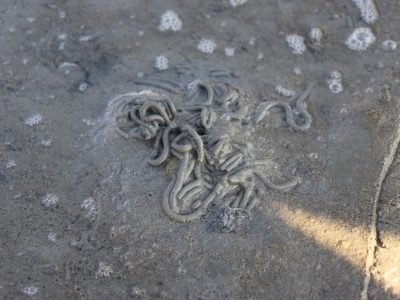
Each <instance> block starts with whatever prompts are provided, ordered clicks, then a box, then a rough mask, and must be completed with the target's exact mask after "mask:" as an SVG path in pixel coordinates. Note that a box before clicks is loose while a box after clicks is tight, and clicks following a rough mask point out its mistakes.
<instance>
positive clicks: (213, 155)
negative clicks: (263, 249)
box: [110, 80, 311, 222]
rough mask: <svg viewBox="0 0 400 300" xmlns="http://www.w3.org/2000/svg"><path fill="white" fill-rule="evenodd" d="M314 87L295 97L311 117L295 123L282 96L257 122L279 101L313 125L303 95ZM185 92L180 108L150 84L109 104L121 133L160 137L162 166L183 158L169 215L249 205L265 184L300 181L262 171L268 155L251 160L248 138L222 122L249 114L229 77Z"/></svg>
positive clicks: (283, 187)
mask: <svg viewBox="0 0 400 300" xmlns="http://www.w3.org/2000/svg"><path fill="white" fill-rule="evenodd" d="M309 92H310V88H307V89H306V91H305V92H303V93H302V94H301V95H300V96H299V97H298V99H297V101H295V104H296V108H297V111H298V112H300V114H301V115H302V117H303V119H304V120H305V121H304V123H303V124H302V125H298V124H296V122H295V121H294V119H293V112H292V109H291V108H290V106H289V105H288V104H286V103H284V102H282V101H275V102H270V103H265V104H263V105H261V106H260V107H259V109H258V110H257V111H256V114H255V122H256V123H258V122H260V121H261V120H262V119H263V118H264V116H265V115H266V112H267V111H268V110H269V109H270V108H272V107H274V106H278V107H282V108H283V110H284V112H285V115H286V121H287V123H288V125H289V126H290V127H291V128H293V129H294V130H301V131H303V130H306V129H308V128H309V126H310V124H311V117H310V115H309V114H308V112H307V111H306V107H305V105H304V103H303V101H304V99H305V98H307V96H308V94H309ZM174 97H176V96H175V95H174ZM180 97H181V99H180V100H183V103H184V104H183V105H182V108H181V109H177V108H176V107H175V105H174V102H173V99H171V97H170V95H169V94H167V93H165V92H162V93H161V92H153V91H149V90H146V91H142V92H139V93H128V94H124V95H121V96H118V97H117V98H116V99H114V100H113V101H112V102H111V104H110V107H111V109H112V110H113V111H114V112H116V114H115V116H116V117H115V125H116V126H115V129H116V131H117V132H118V133H119V134H120V135H121V136H123V137H124V138H126V139H129V138H135V139H140V140H145V141H154V149H153V152H152V154H151V159H150V161H149V163H150V165H151V166H155V167H156V166H160V165H162V164H163V163H165V162H166V161H167V159H169V158H172V157H175V158H176V159H178V160H179V169H178V172H177V174H176V176H175V179H174V180H172V181H171V182H170V184H169V185H168V187H167V189H166V191H165V193H164V197H163V208H164V211H165V212H166V214H167V215H168V216H169V217H170V218H172V219H173V220H175V221H178V222H189V221H192V220H194V219H196V218H198V217H200V216H203V215H205V214H206V212H207V208H208V207H209V205H210V204H211V203H212V202H214V203H216V204H217V205H221V206H226V207H231V208H234V209H243V210H251V209H252V208H253V207H254V206H255V205H256V204H257V202H258V200H259V199H260V188H261V187H262V186H266V187H268V188H271V189H274V190H279V191H287V190H290V189H291V188H293V187H295V186H296V185H297V184H299V183H300V182H301V179H300V178H299V177H295V178H293V179H291V180H289V181H288V182H285V183H274V182H272V181H271V180H270V179H268V178H267V177H266V176H265V175H264V173H263V168H264V166H265V164H267V163H268V162H267V161H258V160H254V159H252V155H251V153H250V152H249V147H248V146H247V145H246V143H243V142H240V141H235V140H234V139H232V138H231V137H230V136H229V135H228V132H227V131H226V132H224V128H223V127H221V126H219V127H218V122H219V120H220V119H221V116H222V118H223V119H224V120H225V121H226V120H227V119H228V120H238V121H243V120H244V119H245V118H246V117H247V116H246V115H247V113H248V106H246V104H245V102H246V96H245V95H244V94H243V93H241V92H240V91H239V90H238V89H236V88H234V87H232V86H231V85H229V84H226V83H223V82H209V81H203V80H195V81H193V82H192V83H190V84H189V85H188V87H187V89H186V90H185V91H184V92H182V94H181V95H180ZM225 130H226V128H225Z"/></svg>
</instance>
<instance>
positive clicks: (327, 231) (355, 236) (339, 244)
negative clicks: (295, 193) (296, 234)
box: [273, 203, 368, 270]
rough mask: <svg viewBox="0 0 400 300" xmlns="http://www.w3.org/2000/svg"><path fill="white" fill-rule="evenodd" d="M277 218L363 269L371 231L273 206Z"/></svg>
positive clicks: (283, 205)
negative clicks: (276, 212) (276, 211)
mask: <svg viewBox="0 0 400 300" xmlns="http://www.w3.org/2000/svg"><path fill="white" fill-rule="evenodd" d="M273 206H274V207H276V208H277V210H278V216H279V218H281V219H282V220H283V221H284V222H285V223H286V224H287V225H289V226H290V227H292V228H294V229H297V230H299V231H301V232H302V233H303V234H304V235H305V236H307V237H308V238H311V239H313V240H314V241H315V242H316V243H317V244H319V245H321V246H323V247H324V248H327V249H329V250H330V251H332V252H334V253H335V254H336V255H337V256H339V257H342V258H344V259H345V260H347V261H348V262H350V263H351V264H352V265H353V266H355V267H357V268H359V269H360V270H363V269H364V267H365V262H364V261H365V256H366V254H367V236H368V230H367V228H365V227H362V226H360V227H354V226H350V225H349V224H346V223H345V222H343V221H339V220H334V219H332V218H329V217H326V216H322V215H316V214H313V213H310V212H307V211H305V210H303V209H300V208H296V209H291V208H289V207H288V206H287V205H286V204H282V203H273Z"/></svg>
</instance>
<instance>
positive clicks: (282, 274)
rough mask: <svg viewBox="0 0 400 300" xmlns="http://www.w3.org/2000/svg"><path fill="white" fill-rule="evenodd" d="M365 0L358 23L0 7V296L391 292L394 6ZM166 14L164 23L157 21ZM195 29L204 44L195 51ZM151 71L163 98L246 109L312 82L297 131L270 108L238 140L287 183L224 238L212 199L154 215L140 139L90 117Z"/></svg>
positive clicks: (399, 209)
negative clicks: (170, 25)
mask: <svg viewBox="0 0 400 300" xmlns="http://www.w3.org/2000/svg"><path fill="white" fill-rule="evenodd" d="M376 2H377V5H378V8H379V18H378V20H377V21H376V22H374V23H373V24H367V23H366V22H365V21H364V20H363V19H362V18H361V16H360V11H359V10H358V9H357V7H356V6H355V4H354V3H353V2H352V1H350V0H335V1H317V0H297V1H287V0H285V1H284V0H282V1H272V0H268V1H266V0H249V1H248V2H247V3H245V4H243V5H240V6H237V7H232V5H230V3H229V2H228V1H222V0H221V1H219V0H218V1H178V0H176V1H173V0H168V1H165V0H157V1H156V0H154V1H153V0H152V1H137V0H129V1H124V0H114V1H109V0H79V1H78V0H69V1H63V0H60V1H44V0H38V1H23V0H18V1H12V0H1V1H0V25H1V26H0V32H1V33H0V53H1V60H0V65H1V68H0V89H1V101H0V128H1V132H0V141H1V145H0V162H1V165H0V191H1V193H0V194H1V196H0V197H1V198H0V199H1V206H0V265H1V272H0V298H1V299H26V298H31V299H129V298H131V297H140V298H142V299H359V298H361V299H399V297H400V267H399V266H400V256H399V251H400V224H399V222H400V221H399V217H400V197H399V183H398V182H399V176H400V171H399V166H400V164H399V163H400V158H399V154H398V153H396V150H397V145H398V142H399V138H400V130H399V125H400V123H399V122H400V120H399V109H400V98H399V95H400V72H399V68H400V56H399V50H398V49H397V50H394V51H387V50H384V49H383V48H382V42H383V41H385V40H388V39H393V40H395V41H399V40H400V34H399V30H398V28H399V25H400V6H399V4H398V3H397V1H396V0H384V1H383V0H380V1H378V0H377V1H376ZM169 9H171V10H173V11H175V12H176V13H177V14H178V15H179V17H180V19H181V20H182V29H181V30H179V31H165V32H163V31H160V30H159V28H158V27H159V24H160V17H161V15H162V14H163V13H165V12H166V11H167V10H169ZM313 27H318V28H320V29H321V30H322V32H323V38H322V40H321V43H320V45H317V46H316V45H315V44H313V43H311V42H310V41H309V38H308V37H307V36H308V32H309V31H310V29H311V28H313ZM357 27H369V28H371V29H372V31H373V33H374V34H375V36H376V41H375V43H374V44H373V45H371V46H370V47H369V48H368V50H366V51H354V50H351V49H349V48H348V47H347V46H346V45H345V41H346V39H347V37H348V36H349V35H350V34H351V32H352V31H353V30H354V29H355V28H357ZM293 33H295V34H300V35H302V36H304V37H306V40H307V42H306V44H307V50H306V51H305V52H304V53H302V54H294V53H293V52H292V49H291V48H290V47H288V44H287V43H286V41H285V37H286V35H288V34H293ZM203 38H207V39H212V40H214V41H215V43H216V48H215V51H214V52H213V53H209V54H207V53H202V52H201V51H199V50H198V49H197V45H198V43H199V41H200V40H201V39H203ZM225 48H235V52H234V55H233V56H229V55H226V54H225V51H224V49H225ZM228 53H229V51H228ZM159 55H164V56H166V57H167V58H168V60H169V66H168V69H167V70H159V69H157V68H155V60H156V57H157V56H159ZM295 68H297V69H296V70H295V71H294V69H295ZM298 69H300V71H301V72H299V70H298ZM334 70H338V71H339V72H340V73H341V74H342V82H343V86H344V90H343V92H342V93H339V94H334V93H332V92H331V91H330V90H329V88H328V81H329V80H330V73H331V72H332V71H334ZM166 79H167V80H171V81H172V82H173V84H172V86H174V88H176V89H178V90H180V91H181V90H184V87H185V86H186V85H187V84H188V83H189V82H191V81H192V80H195V79H210V80H218V81H223V82H227V83H230V84H232V85H233V86H235V87H237V88H239V89H240V90H242V91H244V92H245V93H246V94H247V95H248V98H249V101H250V102H251V105H252V106H253V107H257V106H258V105H259V104H260V103H263V102H265V101H271V100H274V99H281V100H285V101H287V99H288V98H286V97H284V96H282V95H279V94H278V93H277V91H276V86H278V85H282V86H283V87H285V88H288V89H292V90H294V91H295V92H299V91H301V90H302V89H303V88H304V87H305V85H307V84H308V83H309V82H312V81H314V82H316V87H315V89H314V91H313V92H312V94H311V96H310V97H309V98H308V99H307V109H308V111H309V112H310V114H311V116H312V120H313V121H312V125H311V127H310V129H309V130H307V131H305V132H296V131H293V130H291V129H290V128H288V126H287V124H286V123H285V122H284V118H282V116H283V115H282V114H281V113H280V112H279V110H276V111H275V110H274V113H272V114H271V115H270V116H268V118H266V119H265V120H263V121H262V123H261V124H259V125H257V127H256V128H255V129H254V131H252V132H251V134H250V138H251V140H252V141H253V142H254V144H255V146H256V147H255V150H256V154H257V156H259V157H261V158H268V159H271V160H272V161H274V162H276V163H277V164H278V165H279V166H281V168H282V169H283V172H284V173H286V174H290V172H292V170H295V172H296V174H299V175H300V176H301V178H302V184H301V185H299V186H298V187H296V188H295V189H293V190H292V191H290V192H287V193H284V192H276V191H272V190H267V191H266V192H265V193H264V195H263V196H262V199H261V201H260V203H259V205H258V207H257V208H256V209H254V210H252V212H251V215H250V217H249V218H246V219H245V220H244V221H243V222H241V223H240V224H237V226H236V227H235V229H234V230H231V232H224V230H221V228H220V226H219V225H218V224H219V222H220V219H219V213H220V210H219V209H220V208H219V207H214V206H211V207H210V209H209V210H208V212H207V214H206V215H205V216H203V217H201V218H199V219H196V220H194V221H192V222H190V223H185V224H181V223H177V222H174V221H173V220H171V219H170V218H168V216H166V214H165V213H164V211H163V208H162V205H161V199H162V195H163V192H164V190H165V189H166V187H167V185H168V182H169V181H170V180H171V178H173V176H174V174H175V173H174V172H176V165H174V163H173V162H170V163H168V164H167V165H166V166H162V167H159V168H153V167H151V166H149V165H148V163H147V160H148V157H149V153H150V150H151V147H150V145H149V144H148V143H145V142H142V141H139V140H135V139H131V140H124V139H123V138H121V137H120V136H119V135H118V134H116V133H115V131H114V130H113V128H112V120H111V119H110V118H109V116H108V115H107V114H106V110H107V105H108V103H109V101H110V100H111V99H112V98H114V97H115V96H116V95H118V94H121V93H126V92H131V91H140V90H143V89H153V90H157V87H156V85H157V83H159V82H163V80H166ZM144 81H146V82H145V83H147V84H143V83H144ZM163 92H165V90H163ZM221 130H222V129H221ZM223 130H225V131H226V132H228V133H229V132H230V130H231V129H230V127H229V126H227V127H226V128H223ZM240 130H242V131H239V132H237V133H235V134H237V135H243V136H246V129H245V128H241V129H240ZM171 174H172V175H171Z"/></svg>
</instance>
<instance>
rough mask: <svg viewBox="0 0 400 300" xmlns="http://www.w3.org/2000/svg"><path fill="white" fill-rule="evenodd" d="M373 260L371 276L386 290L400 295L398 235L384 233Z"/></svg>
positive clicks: (399, 247) (399, 244)
mask: <svg viewBox="0 0 400 300" xmlns="http://www.w3.org/2000/svg"><path fill="white" fill-rule="evenodd" d="M381 233H382V232H381ZM375 260H376V261H375V266H374V267H373V269H372V276H373V278H374V279H375V280H376V281H377V282H379V283H380V284H381V285H382V286H383V287H384V288H385V289H386V290H387V291H390V292H391V293H393V294H394V295H396V296H400V237H398V236H395V235H394V234H384V243H383V246H382V247H379V248H378V249H377V250H376V253H375Z"/></svg>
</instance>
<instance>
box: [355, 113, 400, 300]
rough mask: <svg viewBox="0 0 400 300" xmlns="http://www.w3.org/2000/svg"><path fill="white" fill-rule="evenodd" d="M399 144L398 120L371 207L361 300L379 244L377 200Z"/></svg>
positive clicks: (365, 295) (364, 297) (366, 289)
mask: <svg viewBox="0 0 400 300" xmlns="http://www.w3.org/2000/svg"><path fill="white" fill-rule="evenodd" d="M399 143H400V119H398V120H397V128H396V131H395V134H394V139H393V142H392V144H391V145H390V147H389V151H388V153H387V155H386V156H385V158H384V160H383V166H382V170H381V173H380V175H379V178H378V183H377V189H376V193H375V198H374V201H373V207H372V216H371V217H372V220H371V229H370V234H369V237H368V242H367V257H366V262H365V279H364V285H363V289H362V291H361V297H360V298H361V300H367V299H368V288H369V283H370V281H371V269H372V267H373V265H374V263H375V253H376V249H377V247H378V246H379V244H380V241H379V232H378V210H379V199H380V197H381V194H382V188H383V186H384V183H385V180H386V178H387V174H388V172H389V170H390V167H391V165H392V163H393V161H394V159H395V157H396V153H397V149H398V146H399Z"/></svg>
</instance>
